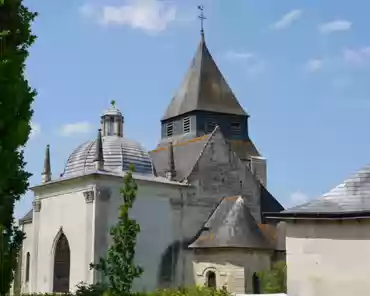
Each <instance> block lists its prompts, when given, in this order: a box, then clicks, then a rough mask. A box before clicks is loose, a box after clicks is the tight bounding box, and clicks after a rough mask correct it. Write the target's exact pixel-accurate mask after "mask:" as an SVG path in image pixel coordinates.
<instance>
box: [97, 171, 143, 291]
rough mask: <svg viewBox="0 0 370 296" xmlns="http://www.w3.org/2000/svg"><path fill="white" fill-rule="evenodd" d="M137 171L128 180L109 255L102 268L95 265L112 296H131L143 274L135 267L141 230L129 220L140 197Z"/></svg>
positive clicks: (139, 268)
mask: <svg viewBox="0 0 370 296" xmlns="http://www.w3.org/2000/svg"><path fill="white" fill-rule="evenodd" d="M134 171H135V168H134V167H133V166H131V171H130V172H128V173H127V174H126V176H125V177H124V181H123V182H124V185H123V187H122V188H121V196H122V198H123V203H122V205H121V206H120V208H119V218H118V222H117V224H116V225H114V226H113V227H111V229H110V235H111V237H112V244H111V245H110V247H109V249H108V255H107V257H106V258H101V259H100V261H99V263H98V264H92V265H91V267H92V268H95V269H96V270H98V271H100V272H102V274H103V275H104V276H105V278H107V279H108V283H107V284H108V293H109V295H112V296H126V295H129V294H130V293H131V289H132V284H133V281H134V279H135V278H137V277H140V275H141V274H142V272H143V269H142V268H141V267H140V266H137V265H135V263H134V257H135V246H136V237H137V235H138V233H139V232H140V226H139V224H137V223H136V221H135V220H133V219H131V218H130V216H129V214H130V209H131V208H132V206H133V204H134V201H135V199H136V194H137V183H136V181H135V179H134V178H133V176H132V173H133V172H134Z"/></svg>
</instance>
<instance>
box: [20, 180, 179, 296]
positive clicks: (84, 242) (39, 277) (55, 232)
mask: <svg viewBox="0 0 370 296" xmlns="http://www.w3.org/2000/svg"><path fill="white" fill-rule="evenodd" d="M121 186H122V179H121V178H117V177H107V176H104V177H101V178H95V179H93V178H81V179H76V180H74V181H71V182H66V183H63V184H62V183H60V184H52V185H49V186H46V187H41V188H38V189H37V190H36V192H35V195H36V198H37V200H39V201H40V202H41V208H40V211H34V214H33V223H32V224H25V225H24V229H25V231H26V234H27V239H26V240H25V241H24V245H23V252H22V257H23V258H24V260H23V262H22V267H21V268H22V290H23V291H25V292H40V293H45V292H51V291H52V289H53V264H54V248H55V244H56V240H57V238H58V236H59V235H60V231H61V230H62V231H63V233H64V234H65V235H66V237H67V239H68V242H69V246H70V251H71V265H70V290H71V291H74V290H75V289H76V285H77V284H78V283H80V282H81V281H84V282H86V283H93V282H94V281H95V282H96V280H97V274H96V273H95V272H94V271H90V269H89V264H90V263H92V262H94V260H95V262H97V260H98V259H99V258H100V257H102V256H105V255H106V252H107V248H108V244H109V241H110V235H109V228H110V226H111V225H113V224H115V223H116V221H117V220H116V219H117V216H118V211H119V205H120V204H121V203H122V202H123V200H122V197H121V196H120V193H119V189H120V187H121ZM138 186H139V190H138V195H137V199H136V201H135V204H134V207H133V209H132V217H133V218H134V219H136V220H137V222H138V223H139V225H140V227H141V232H140V234H139V236H138V241H137V247H136V258H137V263H138V264H140V265H141V266H142V267H143V268H144V273H143V275H142V276H141V278H140V279H139V280H138V281H136V282H135V284H134V289H136V290H153V289H155V288H157V287H158V282H157V280H158V273H159V267H160V262H161V259H162V255H163V253H164V251H165V250H166V248H167V247H168V246H169V245H170V244H171V243H172V242H173V238H174V233H175V232H177V231H179V228H178V227H176V226H175V227H174V226H173V213H172V210H171V203H170V200H171V199H179V198H180V196H181V194H180V187H179V186H176V185H168V184H158V183H153V182H147V181H144V182H141V181H138ZM105 189H109V190H108V191H109V192H110V194H109V196H110V198H109V199H107V200H104V199H103V195H102V194H101V192H103V191H104V190H105ZM87 192H88V193H92V194H93V198H92V200H91V199H90V198H88V199H89V201H88V200H87V195H86V193H87ZM28 251H30V253H31V266H30V276H31V279H30V283H28V284H26V283H25V282H24V281H25V262H26V260H25V256H26V254H27V252H28Z"/></svg>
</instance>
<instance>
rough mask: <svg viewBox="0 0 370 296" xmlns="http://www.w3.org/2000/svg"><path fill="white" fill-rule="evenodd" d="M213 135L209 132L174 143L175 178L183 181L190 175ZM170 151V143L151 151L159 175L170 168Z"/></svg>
mask: <svg viewBox="0 0 370 296" xmlns="http://www.w3.org/2000/svg"><path fill="white" fill-rule="evenodd" d="M211 135H212V134H208V135H204V136H202V137H198V138H195V139H191V140H187V141H183V142H174V143H173V156H174V161H175V171H176V176H175V177H174V178H173V179H174V180H176V181H182V180H184V179H186V178H187V177H188V176H189V175H190V173H191V172H192V170H193V168H194V166H195V164H196V163H197V161H198V158H199V156H200V155H201V153H202V151H203V149H204V147H205V146H206V144H207V142H208V140H209V139H210V137H211ZM169 153H170V151H169V145H166V146H159V147H158V148H157V149H155V150H152V151H150V152H149V155H150V157H151V158H152V162H153V165H154V167H155V170H156V173H157V175H158V176H165V174H166V172H167V171H168V170H169V169H170V168H169Z"/></svg>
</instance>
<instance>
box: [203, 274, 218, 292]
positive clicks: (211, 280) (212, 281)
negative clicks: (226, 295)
mask: <svg viewBox="0 0 370 296" xmlns="http://www.w3.org/2000/svg"><path fill="white" fill-rule="evenodd" d="M206 279H207V287H208V288H214V289H216V288H217V283H216V273H215V272H214V271H211V270H210V271H208V272H207V275H206Z"/></svg>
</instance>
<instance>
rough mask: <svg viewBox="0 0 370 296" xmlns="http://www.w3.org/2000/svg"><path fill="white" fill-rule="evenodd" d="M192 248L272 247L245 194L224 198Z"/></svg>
mask: <svg viewBox="0 0 370 296" xmlns="http://www.w3.org/2000/svg"><path fill="white" fill-rule="evenodd" d="M189 247H190V248H252V249H270V248H272V246H271V245H270V243H269V242H268V240H267V238H266V237H265V236H264V234H263V232H262V230H261V229H260V228H259V227H258V225H257V222H256V221H255V220H254V218H253V216H252V214H251V212H250V210H249V208H248V207H247V205H246V203H245V201H244V198H243V197H242V196H231V197H224V198H223V199H222V201H221V202H220V204H219V205H218V206H217V208H216V209H215V211H214V212H213V213H212V215H211V216H210V218H209V219H208V221H207V222H206V223H205V224H204V226H203V229H202V230H201V232H200V234H199V236H198V237H197V238H196V240H195V241H194V242H193V243H192V244H191V245H190V246H189Z"/></svg>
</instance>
